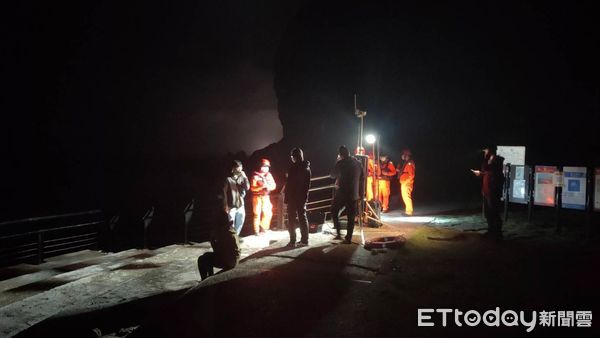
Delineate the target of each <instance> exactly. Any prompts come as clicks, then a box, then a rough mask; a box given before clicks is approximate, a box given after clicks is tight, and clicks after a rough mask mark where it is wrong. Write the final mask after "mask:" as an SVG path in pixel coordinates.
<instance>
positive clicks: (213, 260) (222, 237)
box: [198, 212, 242, 280]
mask: <svg viewBox="0 0 600 338" xmlns="http://www.w3.org/2000/svg"><path fill="white" fill-rule="evenodd" d="M232 225H233V221H231V220H230V218H229V215H228V214H227V213H225V212H219V213H218V215H217V221H216V225H215V227H214V229H213V231H212V233H211V238H210V244H211V246H212V249H213V251H212V252H206V253H204V254H203V255H202V256H200V257H198V271H199V272H200V278H201V279H202V280H204V279H206V278H208V277H210V276H212V275H213V274H214V268H215V267H216V268H221V269H223V270H231V269H233V268H235V266H236V265H237V263H238V262H239V260H240V255H241V252H242V251H241V250H240V242H239V237H238V235H237V234H236V233H235V230H234V229H233V227H232Z"/></svg>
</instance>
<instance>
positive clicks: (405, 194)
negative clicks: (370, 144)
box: [398, 149, 416, 216]
mask: <svg viewBox="0 0 600 338" xmlns="http://www.w3.org/2000/svg"><path fill="white" fill-rule="evenodd" d="M415 169H416V168H415V162H414V161H413V160H412V153H411V151H410V149H404V150H403V151H402V164H400V165H398V173H399V180H400V196H401V198H402V201H403V202H404V206H405V207H406V209H405V214H406V215H407V216H412V214H413V200H412V192H413V187H414V185H415Z"/></svg>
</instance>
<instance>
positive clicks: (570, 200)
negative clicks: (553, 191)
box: [562, 167, 587, 210]
mask: <svg viewBox="0 0 600 338" xmlns="http://www.w3.org/2000/svg"><path fill="white" fill-rule="evenodd" d="M586 177H587V169H586V168H585V167H564V168H563V191H562V206H563V208H566V209H579V210H585V195H586V191H587V190H586Z"/></svg>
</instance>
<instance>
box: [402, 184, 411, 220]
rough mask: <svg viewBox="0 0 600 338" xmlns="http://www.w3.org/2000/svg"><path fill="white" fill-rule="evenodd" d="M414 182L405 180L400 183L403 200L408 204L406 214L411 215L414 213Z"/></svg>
mask: <svg viewBox="0 0 600 338" xmlns="http://www.w3.org/2000/svg"><path fill="white" fill-rule="evenodd" d="M413 186H414V182H405V183H400V192H401V194H402V201H404V205H405V206H406V211H405V212H406V214H407V215H409V216H411V215H412V214H413V200H412V191H413Z"/></svg>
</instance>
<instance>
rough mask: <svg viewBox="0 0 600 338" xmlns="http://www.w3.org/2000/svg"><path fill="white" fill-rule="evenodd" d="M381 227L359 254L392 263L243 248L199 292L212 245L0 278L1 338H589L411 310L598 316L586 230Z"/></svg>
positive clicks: (463, 224) (454, 217)
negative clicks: (494, 236)
mask: <svg viewBox="0 0 600 338" xmlns="http://www.w3.org/2000/svg"><path fill="white" fill-rule="evenodd" d="M428 214H435V215H433V216H427V215H424V214H423V213H422V214H421V215H417V216H416V217H411V218H406V217H402V216H401V215H400V213H399V212H392V213H389V214H384V215H383V217H382V220H383V221H384V223H385V224H384V226H382V227H380V228H365V229H364V230H365V238H366V240H369V239H372V238H375V237H381V236H397V235H403V236H404V237H405V238H406V240H407V241H406V243H405V245H404V246H403V247H402V248H400V249H374V250H366V249H365V248H363V247H362V246H360V245H359V243H360V241H361V236H360V231H358V229H357V231H355V236H354V242H355V244H341V243H340V242H339V241H334V240H332V235H331V234H330V233H328V230H329V229H328V228H327V227H325V231H324V232H323V233H317V234H311V236H310V245H309V246H307V247H300V248H291V249H290V248H287V247H285V244H287V241H288V236H287V232H277V231H274V232H271V233H269V234H267V235H265V236H261V237H254V236H251V237H246V238H245V240H244V243H243V259H242V261H241V262H240V264H239V265H238V267H236V268H235V269H233V270H230V271H225V272H222V273H218V274H216V275H215V276H213V277H211V278H209V279H207V280H205V281H202V282H199V275H198V272H197V269H196V266H195V265H196V258H197V257H198V256H199V255H200V254H201V253H203V252H204V251H206V250H208V249H209V245H208V243H202V244H196V245H191V246H179V245H174V246H169V247H165V248H161V249H158V250H154V251H139V250H130V251H127V252H122V253H117V254H112V255H106V254H102V255H101V254H98V253H94V252H83V253H78V254H77V255H71V256H67V257H61V258H56V259H55V260H52V261H48V262H47V263H45V264H44V265H42V266H39V267H35V268H34V267H31V266H24V265H23V266H18V267H13V268H12V270H7V269H4V270H3V271H0V276H5V277H11V278H4V277H3V278H4V279H3V280H2V281H0V291H1V293H0V306H2V307H1V308H0V336H6V337H10V336H15V335H17V336H19V337H41V336H48V335H51V336H60V337H66V336H69V337H85V336H90V337H94V336H96V337H97V336H104V337H115V336H129V337H374V336H382V335H383V336H406V337H420V336H440V337H441V336H444V337H453V336H460V337H464V336H478V337H481V336H485V337H490V336H492V337H518V336H532V335H533V336H548V335H554V334H560V335H569V336H575V337H577V336H594V335H597V334H598V332H599V330H598V325H597V324H595V322H594V320H593V319H592V327H591V328H585V327H561V328H558V327H554V328H552V327H541V325H540V324H538V325H537V326H536V327H535V329H533V331H532V332H531V333H527V332H526V331H525V329H526V328H525V326H522V325H520V326H516V327H509V328H506V327H492V328H489V327H484V326H483V325H480V326H477V327H466V326H465V325H463V326H461V327H458V326H456V325H455V324H454V322H451V323H450V322H449V323H448V326H447V327H442V326H441V317H434V320H435V326H434V327H419V326H418V325H417V323H418V318H417V314H418V309H423V308H431V309H437V308H448V309H458V310H461V311H463V312H464V311H467V310H472V309H473V310H478V311H480V312H481V313H483V312H484V311H486V310H490V309H495V308H496V307H499V308H500V309H501V310H502V311H505V310H515V311H528V312H527V313H528V314H530V313H531V311H537V312H539V311H543V310H546V311H583V310H589V311H592V312H596V313H598V304H597V303H598V300H599V299H600V298H599V297H598V296H599V295H600V292H599V291H598V285H600V274H599V273H598V269H597V268H596V267H597V265H598V259H599V258H600V249H599V247H598V245H597V244H598V243H597V242H595V241H589V240H588V239H587V238H586V237H585V234H584V233H583V232H582V227H579V226H568V227H565V229H564V231H563V232H561V233H559V234H557V233H556V232H555V231H554V230H555V229H554V228H553V227H551V226H548V225H547V224H545V223H544V224H535V225H527V224H526V222H524V215H523V213H517V214H515V215H511V217H512V218H511V219H510V220H509V222H508V223H507V224H506V225H505V240H504V241H503V242H502V243H496V242H492V241H489V240H486V239H485V238H483V237H482V235H481V233H482V231H481V229H483V228H485V223H484V221H483V220H482V219H481V215H480V213H478V212H477V210H475V211H470V212H461V213H457V212H452V213H443V212H442V213H439V212H438V213H428Z"/></svg>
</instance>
